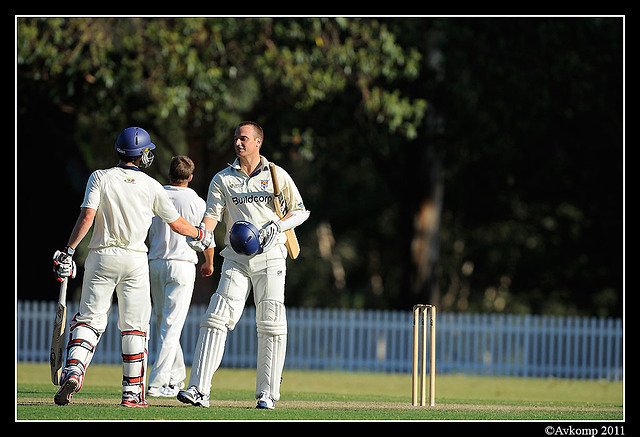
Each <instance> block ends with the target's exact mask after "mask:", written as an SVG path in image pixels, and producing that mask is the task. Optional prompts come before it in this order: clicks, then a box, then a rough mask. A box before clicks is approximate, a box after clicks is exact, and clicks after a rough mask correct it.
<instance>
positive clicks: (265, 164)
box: [229, 155, 269, 177]
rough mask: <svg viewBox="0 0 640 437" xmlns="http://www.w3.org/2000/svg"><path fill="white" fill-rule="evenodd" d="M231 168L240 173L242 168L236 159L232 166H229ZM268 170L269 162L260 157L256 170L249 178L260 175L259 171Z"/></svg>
mask: <svg viewBox="0 0 640 437" xmlns="http://www.w3.org/2000/svg"><path fill="white" fill-rule="evenodd" d="M229 165H230V166H231V167H233V168H234V169H236V170H237V171H242V167H240V160H239V159H238V158H236V159H235V161H233V164H229ZM266 170H269V161H268V160H267V158H265V157H264V156H262V155H260V165H259V166H258V167H256V170H255V171H254V172H253V174H250V175H249V177H253V176H255V175H257V174H258V173H260V172H261V171H266Z"/></svg>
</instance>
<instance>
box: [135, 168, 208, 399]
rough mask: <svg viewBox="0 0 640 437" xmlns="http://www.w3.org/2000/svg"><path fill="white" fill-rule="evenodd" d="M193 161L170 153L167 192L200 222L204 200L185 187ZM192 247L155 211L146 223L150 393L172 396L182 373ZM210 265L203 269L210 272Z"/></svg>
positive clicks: (195, 259) (194, 260) (193, 265)
mask: <svg viewBox="0 0 640 437" xmlns="http://www.w3.org/2000/svg"><path fill="white" fill-rule="evenodd" d="M194 169H195V166H194V164H193V161H192V160H191V159H190V158H189V157H187V156H175V157H173V158H172V159H171V163H170V165H169V185H165V186H164V189H165V190H167V193H168V194H169V198H170V199H171V201H172V202H173V204H174V205H175V207H176V209H177V210H178V212H179V213H180V215H181V216H182V217H184V218H185V219H186V220H187V221H188V222H189V223H192V224H194V223H195V224H199V223H200V222H201V221H202V217H203V216H204V211H205V206H206V203H205V201H204V200H203V199H201V198H200V196H198V194H197V193H196V192H195V191H193V190H192V189H191V188H189V182H191V179H192V178H193V171H194ZM197 262H198V255H197V253H196V252H195V251H194V250H193V249H191V248H190V247H189V245H188V244H187V240H186V239H185V237H183V236H182V235H180V234H176V233H175V232H173V231H172V230H171V228H169V226H168V225H167V224H166V223H165V222H164V221H162V219H161V218H160V216H155V217H154V218H153V220H152V221H151V227H150V228H149V279H150V282H151V298H152V304H153V308H154V310H155V316H156V319H155V325H154V328H155V329H156V330H155V331H154V332H155V334H154V338H155V340H156V345H157V346H158V351H157V355H156V356H155V360H153V361H152V363H153V364H152V366H151V372H150V373H149V389H148V390H147V394H148V395H149V396H162V397H175V396H176V395H177V394H178V390H180V389H181V388H182V387H184V379H185V378H186V377H187V373H186V368H185V365H184V357H183V354H182V347H181V346H180V335H181V334H182V328H183V327H184V322H185V320H186V318H187V313H188V312H189V305H190V304H191V296H192V295H193V286H194V282H195V280H196V264H197ZM211 273H213V272H212V271H209V272H207V273H203V274H204V276H210V275H211Z"/></svg>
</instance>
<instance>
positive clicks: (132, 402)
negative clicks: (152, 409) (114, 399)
mask: <svg viewBox="0 0 640 437" xmlns="http://www.w3.org/2000/svg"><path fill="white" fill-rule="evenodd" d="M120 405H122V406H123V407H129V408H145V407H148V406H149V403H148V402H147V401H146V400H145V399H144V398H143V397H142V395H141V394H140V393H132V392H130V391H125V392H122V402H120Z"/></svg>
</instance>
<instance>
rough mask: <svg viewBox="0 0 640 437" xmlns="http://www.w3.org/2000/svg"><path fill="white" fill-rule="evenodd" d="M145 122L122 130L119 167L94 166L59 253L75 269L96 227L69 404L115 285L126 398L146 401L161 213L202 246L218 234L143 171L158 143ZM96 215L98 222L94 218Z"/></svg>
mask: <svg viewBox="0 0 640 437" xmlns="http://www.w3.org/2000/svg"><path fill="white" fill-rule="evenodd" d="M155 147H156V146H155V145H154V144H153V143H152V142H151V138H150V136H149V134H148V133H147V132H146V131H145V130H144V129H142V128H140V127H129V128H127V129H125V130H123V131H122V132H121V133H120V135H118V138H117V140H116V143H115V150H116V153H117V154H118V157H119V163H118V165H117V166H115V167H112V168H109V169H106V170H96V171H94V172H93V173H92V174H91V176H90V177H89V180H88V182H87V186H86V190H85V195H84V201H83V202H82V205H81V206H80V207H81V210H80V215H79V217H78V220H77V221H76V224H75V226H74V228H73V230H72V231H71V235H70V237H69V240H68V242H67V246H66V247H65V249H64V250H62V251H56V253H55V254H54V273H55V275H56V277H57V278H58V279H59V280H62V278H65V277H74V276H75V262H74V261H73V259H72V257H73V254H74V252H75V249H76V248H77V246H78V244H79V243H80V242H81V241H82V239H83V238H84V237H85V235H86V234H87V232H88V231H89V229H90V228H91V226H93V235H92V237H91V240H90V242H89V246H88V247H89V254H88V255H87V258H86V260H85V264H84V266H85V274H84V280H83V283H82V295H81V298H80V307H79V310H78V313H77V314H76V315H75V316H74V318H73V320H72V321H71V324H70V333H69V343H68V345H67V359H66V362H65V366H64V368H63V369H62V374H61V378H60V389H59V390H58V392H57V393H56V394H55V396H54V398H53V399H54V402H55V403H56V404H57V405H67V404H68V403H69V401H70V400H71V397H72V396H73V394H75V393H77V392H78V391H79V390H80V389H81V388H82V383H83V381H84V376H85V373H86V370H87V368H88V366H89V363H90V362H91V359H92V357H93V354H94V352H95V350H96V347H97V345H98V341H99V340H100V336H101V335H102V333H103V332H104V330H105V328H106V326H107V315H108V312H109V309H110V307H111V299H112V295H113V292H114V290H115V292H116V294H117V296H118V311H119V314H118V316H119V317H118V328H119V330H120V331H121V334H122V335H121V341H122V402H121V405H123V406H125V407H146V406H147V401H146V400H145V378H146V376H147V375H146V365H147V342H148V335H147V334H148V328H149V319H150V317H151V299H150V294H149V293H150V292H149V266H148V261H147V247H146V245H145V239H146V237H147V231H148V230H149V226H150V225H151V219H152V218H153V216H154V215H158V216H160V218H162V220H163V221H165V222H166V223H168V224H169V227H170V228H171V229H172V230H173V231H174V232H177V233H179V234H181V235H185V236H188V237H189V238H191V239H193V240H194V241H198V243H199V245H198V246H193V247H194V248H195V249H197V250H204V249H206V248H208V247H209V245H211V244H213V234H212V233H211V232H209V231H206V230H205V229H204V228H203V227H198V228H196V227H194V226H193V225H192V224H190V223H189V222H188V221H187V220H185V219H184V218H183V217H182V216H180V214H179V213H178V211H177V210H176V207H175V206H174V205H173V203H172V202H171V200H170V199H169V196H168V194H167V191H166V190H165V189H164V188H163V187H162V185H160V183H159V182H157V181H156V180H155V179H153V178H151V177H149V176H148V175H146V174H145V173H143V172H142V171H141V169H142V168H146V167H148V166H149V165H151V162H153V154H152V153H151V150H153V149H155ZM94 222H95V225H94Z"/></svg>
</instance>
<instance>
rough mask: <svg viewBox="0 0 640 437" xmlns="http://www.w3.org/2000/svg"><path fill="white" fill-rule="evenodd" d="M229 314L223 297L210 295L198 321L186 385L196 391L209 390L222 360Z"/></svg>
mask: <svg viewBox="0 0 640 437" xmlns="http://www.w3.org/2000/svg"><path fill="white" fill-rule="evenodd" d="M230 314H231V309H230V307H229V304H228V303H227V301H226V299H225V298H223V297H221V296H220V295H218V294H217V293H216V294H214V295H213V296H211V302H210V303H209V308H208V310H207V314H205V316H204V317H203V319H202V322H201V323H200V333H199V335H198V343H197V345H196V350H195V353H194V355H193V364H192V368H191V375H190V376H189V385H188V386H189V387H190V386H192V385H195V386H196V387H197V389H198V391H199V392H200V393H202V394H205V395H209V393H210V392H211V380H212V379H213V374H214V373H215V371H216V370H218V367H219V366H220V363H221V362H222V356H223V354H224V346H225V343H226V341H227V331H228V328H227V324H228V323H229V315H230Z"/></svg>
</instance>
